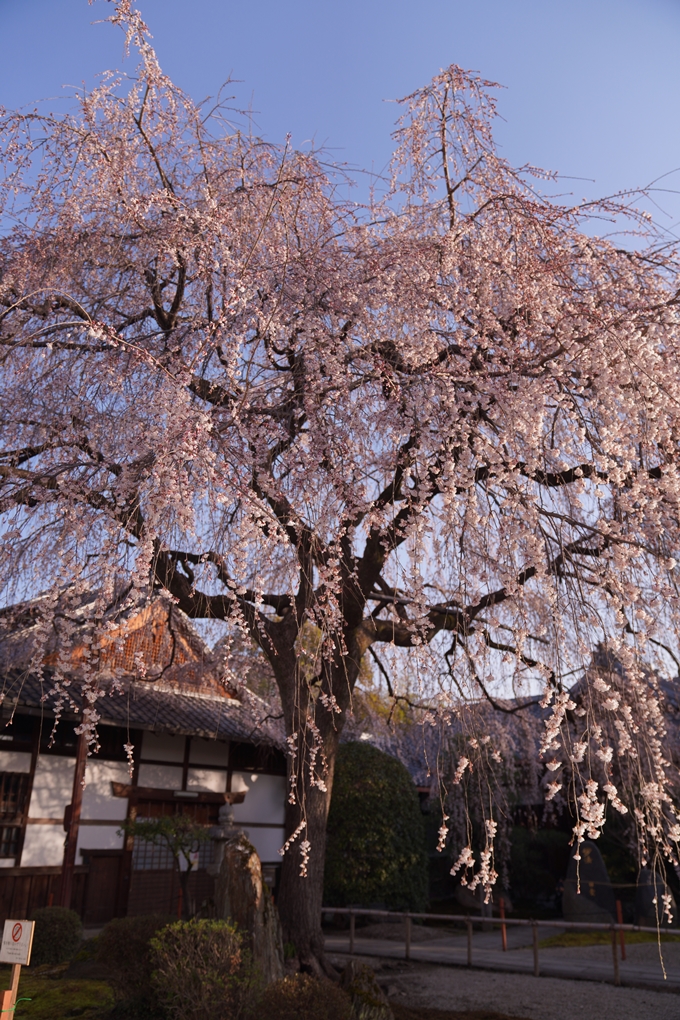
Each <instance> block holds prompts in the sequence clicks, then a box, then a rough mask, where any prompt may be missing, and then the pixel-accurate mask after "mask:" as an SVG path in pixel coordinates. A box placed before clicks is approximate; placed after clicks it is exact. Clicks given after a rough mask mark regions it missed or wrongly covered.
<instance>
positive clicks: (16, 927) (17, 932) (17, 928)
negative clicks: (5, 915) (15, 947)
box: [12, 921, 24, 942]
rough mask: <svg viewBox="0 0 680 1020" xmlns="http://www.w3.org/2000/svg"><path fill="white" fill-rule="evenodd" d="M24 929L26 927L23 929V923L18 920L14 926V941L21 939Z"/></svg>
mask: <svg viewBox="0 0 680 1020" xmlns="http://www.w3.org/2000/svg"><path fill="white" fill-rule="evenodd" d="M23 930H24V929H23V927H22V925H20V924H19V922H18V921H17V923H16V924H15V925H14V927H13V928H12V940H13V941H14V942H18V941H19V939H20V938H21V933H22V931H23Z"/></svg>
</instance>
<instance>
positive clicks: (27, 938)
mask: <svg viewBox="0 0 680 1020" xmlns="http://www.w3.org/2000/svg"><path fill="white" fill-rule="evenodd" d="M34 928H35V921H5V928H4V931H3V933H2V945H1V946H0V963H22V964H28V963H29V961H30V959H31V946H32V945H33V929H34Z"/></svg>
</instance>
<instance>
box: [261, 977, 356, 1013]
mask: <svg viewBox="0 0 680 1020" xmlns="http://www.w3.org/2000/svg"><path fill="white" fill-rule="evenodd" d="M257 1015H258V1017H266V1018H267V1020H351V1017H352V1000H351V999H350V997H349V995H348V994H347V992H343V990H342V988H340V986H339V985H334V984H333V983H332V981H319V980H318V979H317V978H314V977H311V975H309V974H292V975H290V976H289V977H285V978H283V979H282V980H281V981H275V982H274V984H271V985H269V987H268V988H267V990H266V991H265V993H264V995H263V996H262V998H261V999H260V1002H259V1009H258V1011H257Z"/></svg>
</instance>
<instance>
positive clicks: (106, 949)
mask: <svg viewBox="0 0 680 1020" xmlns="http://www.w3.org/2000/svg"><path fill="white" fill-rule="evenodd" d="M171 923H172V919H171V918H169V917H163V916H160V915H156V914H146V915H141V916H139V917H116V918H114V920H113V921H109V923H108V924H107V925H106V927H105V928H104V930H103V931H102V933H101V935H100V936H99V938H98V939H97V961H98V962H99V963H101V964H102V965H103V966H104V967H106V968H107V971H108V973H109V983H110V985H111V987H112V988H113V991H114V994H115V996H116V999H117V1000H118V1001H119V1002H126V1003H134V1004H135V1005H136V1006H138V1007H139V1008H140V1009H142V1007H143V1005H144V1004H150V1003H151V1002H152V1001H153V1000H154V999H155V993H154V991H153V989H152V987H151V971H152V970H153V964H152V958H151V946H150V942H151V939H152V938H153V937H154V935H156V934H158V932H159V931H160V930H161V929H162V928H165V927H166V926H167V925H168V924H171Z"/></svg>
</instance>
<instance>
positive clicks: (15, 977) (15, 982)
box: [10, 963, 21, 1006]
mask: <svg viewBox="0 0 680 1020" xmlns="http://www.w3.org/2000/svg"><path fill="white" fill-rule="evenodd" d="M20 977H21V964H20V963H13V964H12V984H11V985H10V992H11V993H12V1005H13V1006H14V1005H15V1004H16V1001H17V995H18V994H19V978H20Z"/></svg>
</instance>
